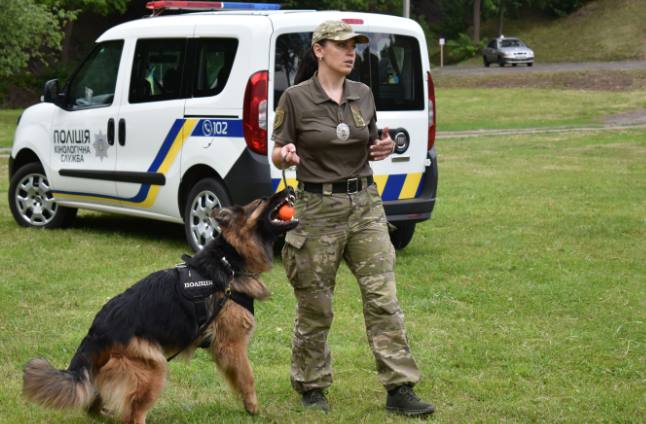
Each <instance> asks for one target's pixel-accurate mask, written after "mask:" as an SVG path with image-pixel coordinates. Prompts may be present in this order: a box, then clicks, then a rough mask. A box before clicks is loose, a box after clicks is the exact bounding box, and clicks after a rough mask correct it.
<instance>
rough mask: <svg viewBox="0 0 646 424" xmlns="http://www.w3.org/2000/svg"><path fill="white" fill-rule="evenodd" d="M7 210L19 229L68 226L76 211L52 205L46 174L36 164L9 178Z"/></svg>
mask: <svg viewBox="0 0 646 424" xmlns="http://www.w3.org/2000/svg"><path fill="white" fill-rule="evenodd" d="M9 208H10V209H11V214H12V215H13V218H14V219H15V220H16V222H17V223H18V224H19V225H21V226H23V227H40V228H62V227H68V226H69V225H70V224H71V223H72V221H73V220H74V217H75V216H76V212H77V209H76V208H66V207H64V206H59V204H58V203H56V200H55V199H54V195H53V194H52V191H51V187H50V185H49V181H48V180H47V175H45V171H44V170H43V167H42V166H41V165H40V164H39V163H36V162H32V163H29V164H27V165H25V166H23V167H21V168H20V169H18V171H16V173H15V174H14V175H13V177H12V178H11V182H10V183H9Z"/></svg>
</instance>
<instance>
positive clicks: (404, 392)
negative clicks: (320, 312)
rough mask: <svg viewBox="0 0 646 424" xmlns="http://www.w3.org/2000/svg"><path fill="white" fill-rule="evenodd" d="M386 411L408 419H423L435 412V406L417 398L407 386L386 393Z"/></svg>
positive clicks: (403, 385)
mask: <svg viewBox="0 0 646 424" xmlns="http://www.w3.org/2000/svg"><path fill="white" fill-rule="evenodd" d="M386 409H387V410H389V411H391V412H396V413H398V414H401V415H406V416H409V417H423V416H425V415H430V414H432V413H433V412H435V406H433V405H431V404H430V403H428V402H424V401H423V400H421V399H420V398H418V397H417V395H415V392H414V391H413V388H412V387H411V386H409V385H408V384H402V385H401V386H397V387H395V388H394V389H392V390H389V391H388V399H387V400H386Z"/></svg>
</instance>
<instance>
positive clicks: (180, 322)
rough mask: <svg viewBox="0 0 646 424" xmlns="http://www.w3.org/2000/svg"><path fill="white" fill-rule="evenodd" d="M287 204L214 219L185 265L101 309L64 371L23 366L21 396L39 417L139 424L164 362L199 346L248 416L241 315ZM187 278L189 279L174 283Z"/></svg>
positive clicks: (281, 228) (260, 292)
mask: <svg viewBox="0 0 646 424" xmlns="http://www.w3.org/2000/svg"><path fill="white" fill-rule="evenodd" d="M293 199H294V197H293V191H292V190H291V189H289V190H283V191H281V192H279V193H276V194H274V195H273V196H271V197H270V198H269V199H262V200H256V201H253V202H251V203H249V204H248V205H246V206H243V207H241V206H234V207H231V208H222V209H215V210H214V211H213V215H212V216H213V218H214V219H215V221H216V222H217V223H218V224H219V226H220V229H221V233H220V235H219V236H218V237H216V238H215V239H214V240H213V241H211V242H210V243H209V244H207V245H206V246H205V247H204V249H202V250H201V251H200V252H199V253H197V254H196V255H195V256H194V257H192V258H189V257H185V261H186V262H185V265H183V266H178V267H175V268H171V269H166V270H162V271H157V272H155V273H153V274H151V275H149V276H148V277H146V278H144V279H143V280H141V281H139V282H138V283H136V284H135V285H133V286H131V287H130V288H128V289H127V290H126V291H125V292H123V293H121V294H119V295H117V296H116V297H114V298H112V299H111V300H109V301H108V302H107V303H106V304H105V305H104V306H103V308H102V309H101V310H100V311H99V312H98V313H97V315H96V317H95V318H94V321H93V322H92V326H91V327H90V330H89V332H88V334H87V335H86V336H85V338H84V339H83V341H82V342H81V345H80V346H79V347H78V349H77V351H76V354H75V355H74V357H73V358H72V360H71V362H70V365H69V367H68V368H67V369H66V370H58V369H55V368H54V367H52V366H51V365H50V364H49V362H48V361H47V360H45V359H42V358H36V359H32V360H31V361H29V362H28V363H27V365H26V366H25V370H24V381H23V394H24V396H25V397H26V398H27V399H29V400H31V401H33V402H36V403H38V404H41V405H43V406H46V407H51V408H83V409H85V410H86V411H87V412H88V413H90V414H101V413H106V412H107V413H109V414H111V415H114V416H116V417H118V418H119V419H121V420H122V421H123V422H124V423H136V424H139V423H145V421H146V414H147V413H148V411H149V410H150V409H151V408H152V406H153V404H154V403H155V400H156V399H157V398H158V397H159V395H160V393H161V391H162V389H163V387H164V384H165V381H166V375H167V373H168V366H167V361H168V360H169V358H170V359H172V358H173V357H175V356H176V355H177V354H182V355H183V356H187V357H189V358H190V356H191V355H192V354H193V352H194V351H195V350H196V349H197V348H198V347H200V346H201V347H205V346H206V345H208V346H209V350H210V352H211V355H212V357H213V360H214V361H215V363H216V365H217V367H218V369H219V370H220V372H222V374H224V376H225V378H226V380H227V382H228V383H229V385H230V387H231V388H232V389H233V391H235V392H236V393H237V394H239V395H240V396H241V397H242V401H243V403H244V407H245V409H246V410H247V412H248V413H250V414H256V413H257V412H258V403H257V399H256V389H255V385H254V379H253V373H252V370H251V365H250V364H249V359H248V356H247V345H248V342H249V337H250V336H251V334H252V332H253V330H254V327H255V320H254V316H253V314H252V312H250V310H249V309H251V311H253V299H263V298H266V297H267V296H269V290H268V289H267V288H266V287H265V285H264V284H263V283H262V281H260V279H259V274H260V273H261V272H264V271H267V270H269V269H270V267H271V263H272V256H273V248H272V244H273V242H274V240H275V239H276V238H277V237H278V236H279V235H281V234H284V233H285V232H287V231H289V230H291V229H293V228H294V227H296V225H297V224H298V221H297V220H295V219H293V220H291V221H282V220H280V219H278V218H277V211H278V209H279V208H280V207H281V206H282V205H284V204H285V203H290V204H291V203H292V202H293ZM189 275H193V278H192V279H190V278H189V279H188V280H187V281H183V280H186V279H187V278H188V276H189ZM196 276H197V277H196ZM182 284H183V285H182ZM195 288H197V289H202V290H204V289H205V288H206V289H209V290H208V291H207V292H204V291H203V292H202V296H201V297H202V298H203V299H201V300H196V295H195V293H196V292H194V291H193V292H192V291H190V290H192V289H195ZM198 291H199V290H198ZM204 293H206V294H207V296H206V297H205V296H204ZM198 294H199V293H198ZM197 298H200V296H197ZM239 298H242V299H243V301H239ZM244 299H247V301H244ZM241 303H242V304H243V305H244V304H246V306H247V307H246V308H245V307H244V306H242V305H241ZM249 304H251V308H249ZM216 314H217V315H216ZM200 318H202V319H201V320H202V321H204V322H203V323H201V322H200Z"/></svg>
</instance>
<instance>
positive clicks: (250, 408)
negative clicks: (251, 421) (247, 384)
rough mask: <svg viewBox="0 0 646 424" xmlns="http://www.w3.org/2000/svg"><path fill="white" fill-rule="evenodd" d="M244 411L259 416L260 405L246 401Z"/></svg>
mask: <svg viewBox="0 0 646 424" xmlns="http://www.w3.org/2000/svg"><path fill="white" fill-rule="evenodd" d="M244 409H246V410H247V413H248V414H249V415H258V404H257V403H256V402H255V401H254V402H251V401H245V402H244Z"/></svg>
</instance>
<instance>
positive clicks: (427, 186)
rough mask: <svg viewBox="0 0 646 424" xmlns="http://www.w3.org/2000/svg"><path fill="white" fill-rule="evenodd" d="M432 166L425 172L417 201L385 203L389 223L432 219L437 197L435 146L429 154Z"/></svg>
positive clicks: (390, 201) (406, 200)
mask: <svg viewBox="0 0 646 424" xmlns="http://www.w3.org/2000/svg"><path fill="white" fill-rule="evenodd" d="M428 159H430V165H429V166H427V167H426V170H425V171H424V176H423V177H422V178H423V181H422V192H421V194H420V196H419V197H417V198H415V199H404V200H389V201H384V210H385V211H386V217H387V218H388V222H391V223H397V222H410V223H415V222H421V221H426V220H427V219H429V218H430V217H431V214H432V213H433V208H434V207H435V197H436V195H437V181H438V171H437V155H436V154H435V146H433V148H431V150H430V151H429V152H428Z"/></svg>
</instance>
